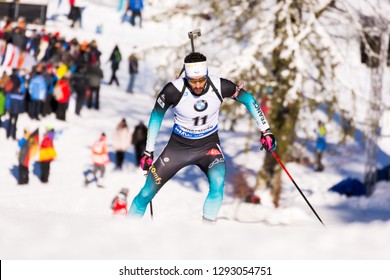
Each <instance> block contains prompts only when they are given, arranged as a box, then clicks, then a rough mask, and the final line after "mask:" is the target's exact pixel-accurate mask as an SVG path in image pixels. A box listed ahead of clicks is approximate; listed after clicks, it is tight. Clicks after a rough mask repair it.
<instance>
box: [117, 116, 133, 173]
mask: <svg viewBox="0 0 390 280" xmlns="http://www.w3.org/2000/svg"><path fill="white" fill-rule="evenodd" d="M130 138H131V135H130V131H129V128H128V126H127V122H126V119H122V120H121V121H120V123H119V124H118V126H117V128H116V130H115V134H114V141H113V146H114V149H115V159H116V162H115V164H116V167H115V168H116V169H119V170H120V169H122V165H123V161H124V158H125V151H126V150H127V149H128V148H129V146H130V140H131V139H130Z"/></svg>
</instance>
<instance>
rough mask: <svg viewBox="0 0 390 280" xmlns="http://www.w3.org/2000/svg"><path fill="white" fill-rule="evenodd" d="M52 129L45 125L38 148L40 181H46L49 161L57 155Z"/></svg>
mask: <svg viewBox="0 0 390 280" xmlns="http://www.w3.org/2000/svg"><path fill="white" fill-rule="evenodd" d="M53 139H54V129H53V128H52V127H47V128H46V132H45V134H44V136H43V139H42V142H41V144H40V148H39V159H38V161H39V165H40V168H41V176H40V179H41V182H42V183H47V182H48V181H49V175H50V163H51V162H52V161H53V160H54V159H55V158H56V157H57V152H56V150H55V148H54V144H53Z"/></svg>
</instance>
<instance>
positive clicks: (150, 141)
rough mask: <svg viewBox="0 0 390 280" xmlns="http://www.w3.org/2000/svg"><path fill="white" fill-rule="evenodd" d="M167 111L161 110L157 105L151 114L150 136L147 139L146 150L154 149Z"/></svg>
mask: <svg viewBox="0 0 390 280" xmlns="http://www.w3.org/2000/svg"><path fill="white" fill-rule="evenodd" d="M165 112H166V110H163V109H160V110H159V109H157V108H156V107H155V108H154V109H153V111H152V114H151V115H150V119H149V124H148V138H147V141H146V150H147V151H149V152H152V151H154V145H155V143H156V139H157V135H158V132H159V131H160V127H161V124H162V121H163V119H164V115H165Z"/></svg>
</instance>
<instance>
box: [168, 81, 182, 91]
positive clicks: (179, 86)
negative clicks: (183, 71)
mask: <svg viewBox="0 0 390 280" xmlns="http://www.w3.org/2000/svg"><path fill="white" fill-rule="evenodd" d="M170 83H171V84H172V85H173V86H174V87H175V88H176V89H177V90H178V91H179V92H181V91H182V89H183V86H184V80H183V78H179V79H176V80H173V81H171V82H170Z"/></svg>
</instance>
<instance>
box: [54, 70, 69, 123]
mask: <svg viewBox="0 0 390 280" xmlns="http://www.w3.org/2000/svg"><path fill="white" fill-rule="evenodd" d="M71 93H72V91H71V89H70V83H69V74H66V75H65V76H64V77H63V78H62V79H61V80H59V81H58V82H57V85H56V86H55V88H54V98H55V99H56V102H57V105H56V111H55V112H56V119H58V120H62V121H66V111H67V110H68V104H69V98H70V95H71Z"/></svg>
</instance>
